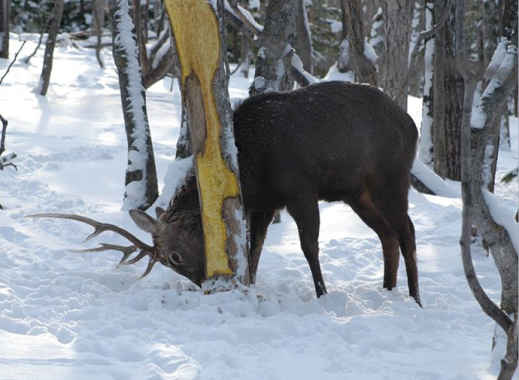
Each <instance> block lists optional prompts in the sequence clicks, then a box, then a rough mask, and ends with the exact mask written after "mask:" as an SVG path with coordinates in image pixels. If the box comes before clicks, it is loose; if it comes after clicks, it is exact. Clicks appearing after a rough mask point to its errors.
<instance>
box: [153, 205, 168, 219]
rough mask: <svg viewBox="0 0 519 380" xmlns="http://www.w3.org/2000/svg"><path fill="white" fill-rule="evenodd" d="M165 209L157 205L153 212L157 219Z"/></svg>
mask: <svg viewBox="0 0 519 380" xmlns="http://www.w3.org/2000/svg"><path fill="white" fill-rule="evenodd" d="M165 212H166V211H164V209H163V208H162V207H157V208H156V209H155V214H156V215H157V219H158V218H160V216H161V215H162V214H164V213H165Z"/></svg>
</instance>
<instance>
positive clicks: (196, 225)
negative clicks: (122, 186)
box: [29, 180, 206, 286]
mask: <svg viewBox="0 0 519 380" xmlns="http://www.w3.org/2000/svg"><path fill="white" fill-rule="evenodd" d="M155 211H156V216H157V217H156V218H153V217H151V216H150V215H148V214H146V213H145V212H144V211H141V210H138V209H134V210H130V217H131V218H132V219H133V221H134V222H135V224H137V226H138V227H139V228H141V229H142V230H144V231H146V232H149V233H150V234H151V236H152V240H153V246H150V245H148V244H146V243H144V242H142V241H141V240H139V239H138V238H137V237H135V236H134V235H133V234H131V233H130V232H128V231H127V230H125V229H123V228H121V227H118V226H115V225H113V224H108V223H102V222H98V221H96V220H94V219H90V218H87V217H85V216H81V215H75V214H60V213H43V214H35V215H29V217H37V218H42V217H45V218H60V219H71V220H75V221H78V222H82V223H86V224H88V225H90V226H92V227H94V232H93V233H92V234H90V235H89V236H88V237H87V238H86V239H85V241H87V240H90V239H92V238H93V237H96V236H97V235H99V234H101V233H102V232H104V231H112V232H115V233H117V234H119V235H121V236H123V237H124V238H126V239H127V240H128V241H129V242H131V243H132V245H130V246H121V245H115V244H108V243H101V244H100V246H99V247H96V248H88V249H82V250H77V251H80V252H98V251H107V250H115V251H120V252H122V253H123V257H122V258H121V261H120V262H119V264H118V265H129V264H134V263H136V262H137V261H139V260H141V259H142V258H144V257H146V256H148V257H149V262H148V266H147V268H146V270H145V271H144V273H143V274H142V275H141V278H142V277H145V276H147V275H148V274H149V273H150V272H151V270H152V268H153V266H154V265H155V263H157V262H160V263H161V264H162V265H165V266H167V267H169V268H171V269H173V270H174V271H175V272H177V273H178V274H180V275H182V276H184V277H187V278H188V279H189V280H191V281H192V282H194V283H195V284H197V285H198V286H201V284H202V282H203V281H204V280H205V278H206V275H205V255H204V241H203V233H202V219H201V217H200V207H199V203H198V193H197V191H196V183H192V180H188V183H186V185H185V186H183V188H182V190H181V191H180V193H179V194H177V196H176V197H175V200H174V202H171V204H170V206H169V207H168V209H167V210H163V209H162V208H160V207H157V208H156V210H155ZM137 250H140V251H139V253H138V254H137V255H136V256H134V257H131V255H132V254H133V253H134V252H135V251H137Z"/></svg>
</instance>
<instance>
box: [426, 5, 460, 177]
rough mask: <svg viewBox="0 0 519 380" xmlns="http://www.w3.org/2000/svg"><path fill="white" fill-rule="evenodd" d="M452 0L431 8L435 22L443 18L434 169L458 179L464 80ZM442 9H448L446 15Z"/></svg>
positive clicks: (436, 73) (437, 51) (437, 52)
mask: <svg viewBox="0 0 519 380" xmlns="http://www.w3.org/2000/svg"><path fill="white" fill-rule="evenodd" d="M453 4H454V3H453V2H451V1H449V0H439V1H436V2H435V6H434V10H433V20H434V24H435V25H436V24H438V23H441V22H442V21H443V20H445V19H446V20H445V22H443V23H442V25H441V26H440V28H439V29H438V30H437V32H436V34H435V41H434V69H433V94H434V100H433V103H434V105H433V119H434V130H433V135H432V137H433V146H434V152H433V156H434V157H433V161H434V171H435V172H436V173H437V174H438V175H440V176H441V177H444V178H450V179H453V180H456V181H459V180H460V179H461V164H460V138H461V115H462V111H461V110H462V107H463V92H464V84H463V78H462V77H461V75H460V74H459V73H458V72H457V70H456V67H455V65H454V62H455V59H456V48H455V46H454V43H455V38H454V25H455V15H454V12H453V9H452V6H453ZM444 12H447V15H445V14H444Z"/></svg>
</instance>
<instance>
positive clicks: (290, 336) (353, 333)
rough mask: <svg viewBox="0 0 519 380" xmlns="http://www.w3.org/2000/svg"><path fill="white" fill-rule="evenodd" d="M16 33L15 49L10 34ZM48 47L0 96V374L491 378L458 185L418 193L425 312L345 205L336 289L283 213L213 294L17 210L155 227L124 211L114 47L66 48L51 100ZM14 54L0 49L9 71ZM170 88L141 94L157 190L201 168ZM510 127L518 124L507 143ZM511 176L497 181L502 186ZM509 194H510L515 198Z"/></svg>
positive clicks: (336, 236) (334, 235)
mask: <svg viewBox="0 0 519 380" xmlns="http://www.w3.org/2000/svg"><path fill="white" fill-rule="evenodd" d="M21 37H22V38H29V39H30V42H29V43H28V45H29V46H28V47H27V49H28V51H30V50H31V49H32V48H33V47H34V44H35V42H36V41H37V36H34V35H32V36H28V35H21ZM11 44H12V45H11V46H12V48H13V49H16V48H17V47H18V46H19V44H20V41H19V40H18V36H17V35H13V39H12V41H11ZM42 53H43V51H42V49H41V50H40V51H39V53H38V55H36V57H35V58H34V59H33V60H32V61H31V62H32V64H31V65H30V66H26V65H24V64H22V63H20V62H18V63H16V64H15V65H14V66H13V68H12V70H11V72H10V73H9V75H8V76H7V77H6V79H5V82H4V83H3V84H2V91H1V92H0V104H2V105H3V107H1V109H0V111H1V113H2V116H4V117H5V118H7V119H8V120H9V129H8V134H7V139H6V148H7V152H6V153H9V152H16V153H17V154H18V157H17V159H16V160H15V163H16V165H17V166H18V171H15V170H12V169H11V168H7V169H5V170H3V171H1V172H0V203H1V204H2V205H3V206H4V207H5V209H4V210H2V211H0V259H1V262H2V270H0V379H2V380H4V379H6V380H18V379H32V378H37V379H41V380H69V379H74V380H86V379H89V380H90V379H100V380H116V379H125V380H127V379H128V380H133V379H135V380H137V379H139V380H142V379H146V380H166V379H168V380H169V379H182V380H189V379H199V380H209V379H242V380H256V379H272V380H277V379H296V378H297V379H300V380H305V379H323V380H343V379H366V380H379V379H403V380H411V379H413V380H415V379H418V380H425V379H442V380H444V379H445V380H474V379H480V380H483V379H485V380H486V379H494V378H495V369H493V368H492V367H491V359H492V353H491V339H492V336H493V329H494V323H493V322H492V321H490V320H489V319H488V318H487V317H486V316H485V315H484V314H483V312H482V311H481V310H480V307H479V305H478V304H477V302H476V301H475V300H474V298H473V296H472V294H471V292H470V290H469V288H468V286H467V283H466V280H465V278H464V275H463V268H462V264H461V259H460V252H459V245H458V240H459V235H460V226H461V201H460V199H459V196H458V195H457V194H452V197H442V196H429V195H424V194H420V193H417V192H415V191H414V190H411V192H410V196H409V199H410V209H409V213H410V216H411V218H412V219H413V222H414V224H415V228H416V236H417V256H418V266H419V272H420V285H421V291H422V301H423V304H424V308H423V309H420V308H419V307H417V305H416V304H415V302H414V301H413V300H412V299H410V298H409V296H408V294H407V280H406V275H405V266H404V265H403V263H402V265H400V269H399V273H398V276H399V280H398V286H397V287H396V288H395V289H394V290H393V291H391V292H389V291H386V290H384V289H382V277H383V262H382V255H381V251H380V250H381V249H380V243H379V241H378V239H377V237H376V235H375V234H374V233H373V232H372V231H371V230H370V229H369V228H367V227H366V226H365V225H364V224H363V223H362V222H361V221H360V220H359V218H358V217H357V216H356V215H355V214H354V213H353V212H352V211H351V209H350V208H348V207H346V206H344V205H343V204H340V203H321V204H320V210H321V233H320V238H319V242H320V248H321V256H320V257H321V265H322V269H323V273H324V277H325V280H326V284H327V287H328V290H329V294H328V295H326V296H325V297H322V298H320V299H316V298H315V294H314V286H313V282H312V278H311V274H310V271H309V268H308V265H307V263H306V260H305V258H304V255H303V254H302V252H301V250H300V247H299V239H298V236H297V227H296V226H295V223H294V222H293V221H292V219H291V218H290V217H289V216H288V215H287V214H286V212H282V223H280V224H276V225H272V226H271V227H270V228H269V233H268V236H267V240H266V243H265V247H264V252H263V255H262V258H261V262H260V266H259V271H258V279H257V284H256V285H255V286H253V287H251V288H249V289H236V290H233V291H230V292H222V293H215V294H210V295H204V294H203V293H202V292H201V291H200V290H199V289H198V288H196V287H195V286H194V285H192V284H191V283H190V282H189V281H188V280H186V279H184V278H183V277H181V276H179V275H177V274H175V273H174V272H173V271H171V270H169V269H167V268H165V267H163V266H160V265H156V266H155V268H154V269H153V271H152V272H151V274H150V275H149V276H148V277H146V278H145V279H143V280H137V278H138V276H139V275H140V274H141V273H142V272H143V270H144V266H145V265H146V263H138V264H136V265H133V266H122V267H120V268H115V266H116V264H117V262H118V260H119V256H120V254H114V253H112V252H97V253H96V252H91V253H82V254H80V253H77V252H70V251H69V248H80V247H88V246H96V245H97V243H98V242H111V243H114V244H126V242H124V241H123V240H122V238H119V237H118V236H116V235H114V234H110V233H107V234H105V235H103V236H102V237H100V238H97V239H95V240H96V241H92V242H89V243H88V244H86V243H85V244H83V243H82V239H83V238H84V237H86V236H87V235H88V233H89V232H91V228H90V227H88V226H85V225H83V224H80V223H77V222H73V221H64V220H48V219H30V218H25V217H24V216H25V215H29V214H33V213H37V212H52V211H56V212H65V213H77V214H82V215H87V216H90V217H92V218H94V219H97V220H100V221H106V222H110V223H113V224H117V225H121V226H123V227H124V228H127V229H128V230H129V231H131V232H132V233H134V234H135V235H136V236H138V237H139V238H140V239H141V240H143V241H147V242H150V240H151V239H150V236H148V235H147V234H146V233H144V232H143V231H141V230H139V229H138V228H137V227H136V226H135V224H133V222H132V221H131V219H130V218H129V215H128V214H127V213H126V212H124V211H121V197H122V194H123V193H124V170H125V166H126V157H125V156H126V136H125V134H124V127H123V125H124V124H123V120H122V112H121V109H120V107H121V105H120V96H119V86H118V83H117V75H116V73H115V70H114V65H113V62H112V60H111V54H110V52H109V51H108V50H107V49H104V50H103V51H102V55H103V59H104V61H105V62H106V65H107V68H106V69H105V70H101V69H99V67H98V65H97V62H96V58H95V52H94V50H77V49H75V48H73V47H71V46H68V47H63V46H58V47H57V48H56V51H55V62H54V69H55V72H54V74H55V75H54V74H53V76H52V81H51V85H50V88H49V92H48V95H47V97H46V98H43V97H41V96H38V95H35V94H33V93H32V92H31V91H30V90H31V89H32V88H34V86H35V84H36V83H37V81H38V78H39V73H40V70H41V62H42ZM7 64H8V61H7V60H0V71H3V70H5V68H6V67H7ZM251 75H252V73H251ZM252 77H253V76H251V78H252ZM251 78H250V79H251ZM249 83H250V82H249V80H246V79H243V78H241V76H240V75H239V74H237V75H236V76H234V77H233V78H231V82H230V85H231V88H230V95H231V96H232V97H233V98H244V97H245V96H246V94H247V89H248V85H249ZM165 87H169V86H164V84H161V83H157V84H156V85H155V86H153V87H152V88H151V89H149V90H148V91H147V99H148V114H149V119H150V126H151V128H152V131H153V138H154V151H155V154H156V158H157V171H158V175H159V180H160V181H161V183H160V188H164V183H165V182H166V181H168V183H169V179H167V177H166V174H167V172H168V170H170V172H169V174H168V176H169V177H173V176H177V175H181V173H182V171H183V170H187V168H188V167H189V166H190V163H189V160H188V161H184V163H175V165H178V166H179V167H178V171H176V170H174V169H168V168H170V166H169V164H170V163H171V162H173V161H174V153H175V143H176V137H177V136H178V133H179V128H180V117H181V111H180V99H179V96H178V91H176V90H175V91H173V93H171V92H169V91H168V90H167V88H165ZM416 104H417V103H416V102H414V101H413V102H410V107H414V106H415V105H416ZM411 111H413V112H411V114H412V115H413V116H414V117H416V115H418V117H419V115H420V114H421V111H420V110H411ZM418 121H419V120H417V124H419V123H418ZM517 128H518V125H517V119H514V122H513V123H512V125H511V133H512V138H513V139H515V140H512V141H517ZM517 159H518V148H517V144H514V146H513V147H512V150H511V151H510V152H506V154H503V155H501V152H500V161H499V162H498V172H499V173H504V172H506V170H507V169H508V170H510V169H512V168H513V167H515V166H516V165H517ZM182 165H184V166H185V167H184V166H182ZM180 167H182V168H180ZM165 178H166V179H165ZM515 182H517V180H516V181H515ZM500 186H503V185H501V184H498V185H497V188H496V193H498V194H501V193H500V192H503V193H509V189H510V187H506V188H503V187H500ZM507 186H517V184H516V183H515V184H514V185H507ZM514 188H515V187H514ZM514 194H515V196H514V195H513V194H508V196H513V197H515V202H517V201H516V195H517V192H515V193H514ZM473 247H474V249H473V250H474V253H473V256H474V261H475V266H476V271H477V273H478V276H479V278H480V281H481V283H482V285H483V287H484V288H485V290H486V291H487V292H488V293H489V295H490V297H491V298H492V299H493V300H495V301H498V300H499V289H500V282H499V278H498V274H497V270H496V269H495V267H494V264H493V260H492V258H491V257H487V256H486V254H485V253H484V251H483V249H482V248H481V247H480V246H479V245H477V244H475V245H474V246H473ZM516 379H517V375H516Z"/></svg>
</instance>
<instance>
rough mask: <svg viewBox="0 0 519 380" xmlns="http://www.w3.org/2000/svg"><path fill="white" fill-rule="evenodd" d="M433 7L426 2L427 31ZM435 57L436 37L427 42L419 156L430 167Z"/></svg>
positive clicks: (431, 162)
mask: <svg viewBox="0 0 519 380" xmlns="http://www.w3.org/2000/svg"><path fill="white" fill-rule="evenodd" d="M433 7H434V0H426V1H425V9H424V12H425V30H431V29H432V26H433V22H432V21H433ZM433 55H434V37H432V38H431V39H429V40H428V41H425V57H424V66H425V75H424V90H423V103H422V124H421V126H420V128H421V133H420V145H419V148H418V149H419V152H420V154H419V156H420V159H421V160H422V162H423V163H424V164H426V165H428V166H432V164H433V140H432V135H433V125H434V119H433V109H434V107H433V100H434V97H433V92H432V91H433Z"/></svg>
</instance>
